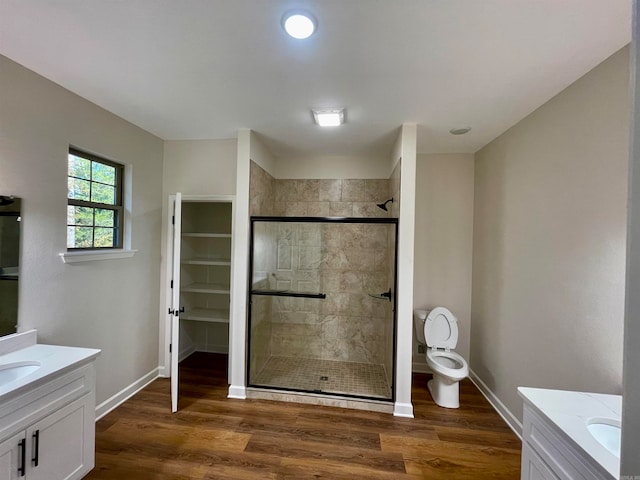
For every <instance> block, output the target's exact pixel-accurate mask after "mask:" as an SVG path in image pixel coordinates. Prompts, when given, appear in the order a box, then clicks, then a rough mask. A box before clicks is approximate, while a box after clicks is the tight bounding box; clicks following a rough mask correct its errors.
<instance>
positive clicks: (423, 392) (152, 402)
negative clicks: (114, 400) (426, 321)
mask: <svg viewBox="0 0 640 480" xmlns="http://www.w3.org/2000/svg"><path fill="white" fill-rule="evenodd" d="M180 374H181V398H180V408H179V411H178V413H175V414H171V412H170V394H169V380H168V379H158V380H156V381H154V382H153V383H152V384H151V385H149V386H148V387H147V388H145V389H144V390H142V391H141V392H140V393H138V394H137V395H135V396H134V397H133V398H131V399H130V400H128V401H127V402H125V403H124V404H123V405H121V406H120V407H118V408H117V409H116V410H114V411H113V412H111V413H110V414H109V415H107V416H105V417H104V418H102V419H101V420H100V421H99V422H97V424H96V467H95V469H94V470H93V471H92V472H91V473H90V474H89V475H88V476H87V477H85V478H87V479H93V480H155V479H169V480H194V479H198V480H213V479H232V480H233V479H238V480H239V479H295V480H300V479H331V480H340V479H376V480H387V479H388V480H392V479H393V480H403V479H407V480H408V479H412V480H417V479H447V480H458V479H460V480H475V479H479V480H482V479H495V480H498V479H505V480H507V479H508V480H512V479H518V478H520V473H519V472H520V450H521V444H520V441H519V440H518V438H517V437H516V436H515V435H514V434H513V432H511V430H510V429H509V428H508V427H507V425H506V424H505V423H504V421H503V420H502V419H501V418H500V417H499V416H498V414H497V413H496V412H495V411H494V410H493V409H492V408H491V406H490V405H489V404H488V403H487V401H486V400H485V399H484V397H483V396H482V395H481V394H480V392H479V391H478V390H477V389H476V388H475V386H474V385H473V384H472V383H471V382H470V381H469V380H465V381H463V382H462V384H461V388H460V404H461V407H460V408H459V409H456V410H450V409H444V408H440V407H437V406H435V405H434V403H433V402H432V400H431V398H430V396H429V393H428V392H427V389H426V382H427V380H428V378H429V376H428V375H424V374H414V377H413V405H414V414H415V418H413V419H408V418H396V417H393V416H392V415H389V414H382V413H372V412H363V411H359V410H347V409H339V408H333V407H320V406H315V405H302V404H294V403H281V402H270V401H264V400H230V399H227V398H226V395H227V381H226V375H227V366H226V356H223V355H213V354H194V355H192V356H191V357H189V358H188V359H187V360H186V361H185V362H183V363H182V364H181V369H180Z"/></svg>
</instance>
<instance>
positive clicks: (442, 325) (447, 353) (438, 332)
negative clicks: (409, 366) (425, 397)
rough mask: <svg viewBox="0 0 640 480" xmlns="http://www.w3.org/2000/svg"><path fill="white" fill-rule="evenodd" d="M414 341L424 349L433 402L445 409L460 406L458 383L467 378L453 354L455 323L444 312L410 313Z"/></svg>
mask: <svg viewBox="0 0 640 480" xmlns="http://www.w3.org/2000/svg"><path fill="white" fill-rule="evenodd" d="M413 319H414V326H415V329H416V337H417V340H418V342H419V343H421V344H422V345H426V346H427V354H426V358H427V365H428V366H429V368H430V369H431V371H432V372H433V378H432V379H431V380H429V382H428V384H427V387H428V388H429V392H430V393H431V397H432V398H433V401H434V402H436V404H437V405H439V406H441V407H446V408H458V407H459V406H460V400H459V399H460V386H459V382H460V380H462V379H464V378H466V377H467V376H468V375H469V365H468V364H467V361H466V360H465V359H464V358H462V356H461V355H460V354H458V353H456V352H454V351H453V349H454V348H455V346H456V345H457V343H458V325H457V322H458V320H457V319H456V317H455V316H454V315H453V313H451V312H450V311H449V310H448V309H446V308H444V307H436V308H434V309H433V310H431V311H429V310H415V311H414V312H413Z"/></svg>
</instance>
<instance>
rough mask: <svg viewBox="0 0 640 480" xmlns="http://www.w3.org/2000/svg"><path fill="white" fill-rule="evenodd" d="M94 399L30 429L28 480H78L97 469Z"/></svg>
mask: <svg viewBox="0 0 640 480" xmlns="http://www.w3.org/2000/svg"><path fill="white" fill-rule="evenodd" d="M89 399H90V396H89V395H85V396H84V397H82V398H80V399H78V400H76V401H74V402H72V403H70V404H69V405H67V406H66V407H63V408H61V409H60V410H57V411H56V412H54V413H52V414H51V415H49V416H48V417H45V418H43V419H42V420H40V421H39V422H37V423H35V424H34V425H33V426H31V427H30V428H28V429H27V445H28V449H27V454H28V455H27V479H28V480H53V479H56V480H58V479H59V480H75V479H80V478H82V477H83V476H84V475H86V474H87V473H88V472H89V471H90V470H91V469H92V468H93V466H94V448H95V424H94V422H93V418H94V415H92V412H91V411H90V409H91V402H90V401H89Z"/></svg>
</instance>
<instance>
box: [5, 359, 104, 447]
mask: <svg viewBox="0 0 640 480" xmlns="http://www.w3.org/2000/svg"><path fill="white" fill-rule="evenodd" d="M94 385H95V369H94V366H93V363H91V364H88V365H84V366H81V367H79V368H76V369H74V370H71V371H70V372H67V373H65V374H63V375H60V376H57V377H55V378H53V379H51V380H48V381H47V380H45V381H44V382H43V383H41V384H40V385H39V386H37V387H29V388H28V389H27V390H26V391H24V392H22V393H19V392H18V393H16V395H15V396H12V397H10V398H9V399H7V401H6V402H4V403H3V404H2V405H0V441H2V440H3V439H4V438H6V437H7V436H9V435H12V434H13V433H15V432H16V431H18V430H20V429H24V428H26V427H27V426H28V425H30V424H32V423H33V422H35V421H37V420H39V419H40V418H43V417H45V416H46V415H48V414H50V413H51V412H53V411H55V410H57V409H59V408H61V407H63V406H64V405H67V404H68V403H71V402H72V401H74V400H75V399H77V398H80V397H82V396H83V395H86V394H87V393H90V392H91V393H92V395H95V391H94V390H93V389H94ZM94 415H95V412H94Z"/></svg>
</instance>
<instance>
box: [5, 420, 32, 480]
mask: <svg viewBox="0 0 640 480" xmlns="http://www.w3.org/2000/svg"><path fill="white" fill-rule="evenodd" d="M26 448H27V444H26V440H25V436H24V430H23V431H21V432H20V433H19V434H17V435H14V436H13V437H11V438H9V439H7V440H5V441H4V442H0V478H1V479H2V480H5V479H6V480H15V479H17V478H20V477H21V476H23V475H24V470H23V469H24V468H26V465H27V460H26V452H25V449H26ZM18 469H20V471H18Z"/></svg>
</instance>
